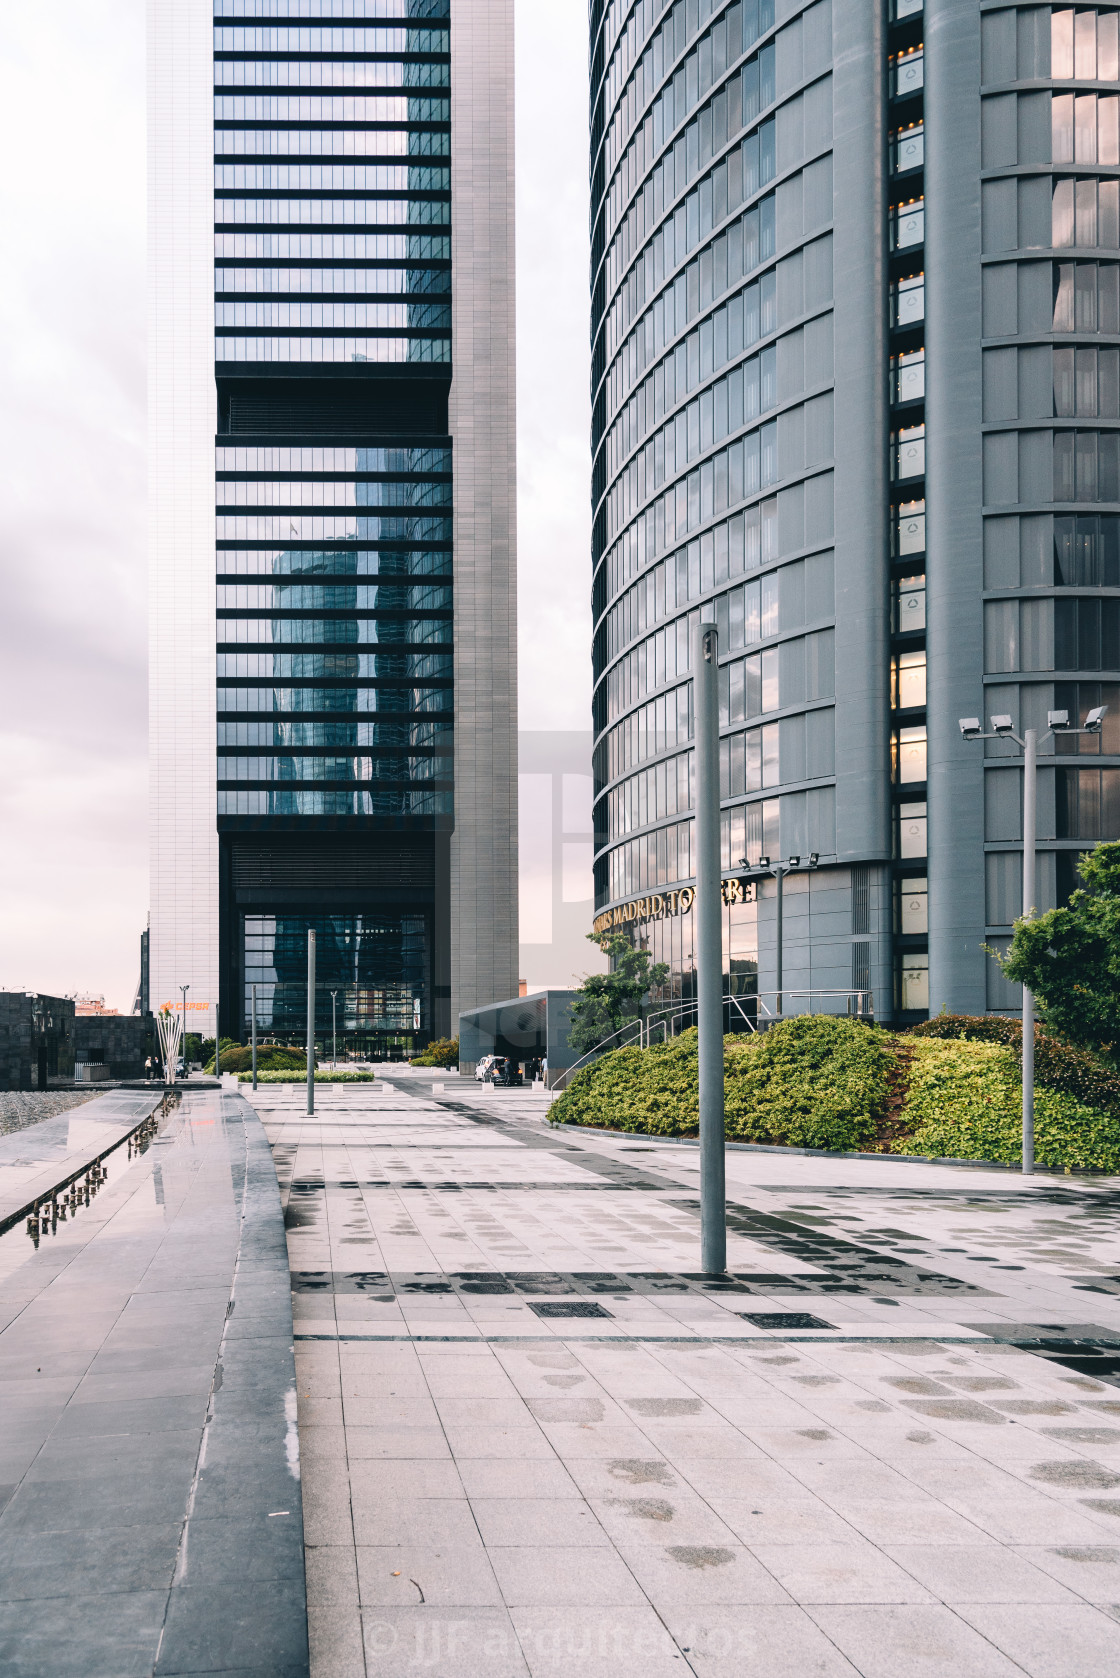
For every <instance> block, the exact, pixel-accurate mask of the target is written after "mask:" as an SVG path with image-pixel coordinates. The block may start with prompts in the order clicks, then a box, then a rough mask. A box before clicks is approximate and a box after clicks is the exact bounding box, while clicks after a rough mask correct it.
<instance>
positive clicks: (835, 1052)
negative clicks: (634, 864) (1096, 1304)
mask: <svg viewBox="0 0 1120 1678" xmlns="http://www.w3.org/2000/svg"><path fill="white" fill-rule="evenodd" d="M1014 1025H1015V1022H1014V1021H1010V1020H1002V1019H998V1020H991V1021H989V1020H981V1021H978V1022H974V1021H971V1020H965V1019H962V1018H960V1017H957V1018H956V1019H950V1018H949V1017H948V1016H943V1017H942V1018H941V1019H940V1020H936V1021H933V1020H931V1021H930V1022H929V1025H928V1026H920V1027H918V1028H916V1029H915V1030H914V1031H912V1032H908V1033H906V1034H904V1035H898V1036H893V1035H891V1034H890V1033H888V1032H886V1031H883V1030H881V1029H879V1028H878V1027H874V1026H866V1025H862V1024H859V1023H857V1022H856V1021H852V1020H847V1019H838V1018H835V1017H833V1016H830V1015H821V1014H817V1015H813V1016H810V1015H800V1016H797V1017H795V1018H793V1019H789V1020H785V1021H783V1022H782V1024H781V1025H778V1026H774V1027H773V1028H772V1029H771V1030H770V1031H767V1032H765V1033H760V1034H759V1035H757V1036H755V1035H753V1034H752V1035H749V1036H748V1035H746V1034H743V1035H736V1036H732V1037H727V1038H725V1039H724V1068H725V1076H726V1084H725V1089H726V1109H725V1110H726V1128H727V1136H728V1139H729V1140H731V1141H741V1142H756V1143H768V1144H771V1145H778V1146H783V1145H784V1146H787V1147H799V1148H823V1149H839V1150H852V1151H859V1150H875V1151H881V1152H890V1153H898V1154H926V1155H929V1156H932V1157H934V1158H943V1159H944V1158H948V1159H976V1160H983V1159H987V1160H992V1161H994V1162H997V1163H1000V1164H1005V1165H1018V1164H1019V1163H1020V1160H1021V1143H1022V1133H1021V1124H1022V1096H1023V1091H1022V1080H1021V1073H1020V1067H1019V1063H1018V1059H1017V1055H1016V1047H1017V1045H1015V1042H1014V1037H1013V1033H1012V1030H1011V1028H1012V1027H1014ZM973 1026H977V1027H978V1028H979V1029H976V1030H975V1031H974V1032H973V1033H972V1035H967V1034H966V1032H967V1029H968V1028H970V1027H973ZM954 1027H955V1028H956V1029H954ZM1042 1043H1044V1044H1045V1052H1044V1053H1042V1052H1040V1054H1039V1060H1040V1062H1041V1063H1042V1064H1041V1065H1040V1067H1039V1077H1038V1080H1037V1087H1036V1091H1035V1156H1036V1158H1037V1160H1038V1163H1039V1164H1040V1165H1043V1166H1049V1167H1052V1168H1054V1169H1057V1170H1063V1169H1067V1170H1074V1169H1078V1170H1095V1171H1108V1172H1120V1100H1116V1101H1115V1102H1114V1101H1113V1099H1112V1088H1111V1086H1112V1085H1113V1083H1114V1082H1115V1079H1114V1076H1113V1074H1111V1073H1110V1072H1109V1071H1108V1070H1107V1069H1106V1068H1103V1067H1101V1066H1100V1065H1099V1063H1097V1062H1096V1061H1095V1060H1094V1058H1093V1057H1092V1056H1091V1055H1087V1054H1085V1052H1084V1051H1083V1050H1079V1049H1069V1048H1068V1046H1067V1045H1066V1044H1063V1043H1060V1042H1058V1041H1057V1040H1056V1039H1054V1038H1044V1039H1040V1044H1042ZM1043 1067H1045V1072H1043ZM696 1080H697V1056H696V1032H695V1030H692V1031H686V1032H683V1033H682V1034H681V1036H680V1037H677V1038H674V1039H672V1040H671V1041H670V1042H669V1043H666V1044H658V1045H656V1046H655V1047H653V1048H651V1049H638V1048H626V1049H616V1050H614V1051H612V1052H610V1053H608V1054H604V1055H601V1056H600V1057H599V1058H598V1059H597V1060H595V1061H593V1062H592V1063H591V1065H590V1066H586V1067H584V1068H583V1070H582V1071H581V1072H579V1073H577V1074H576V1076H575V1077H574V1078H573V1079H572V1082H571V1084H570V1085H569V1087H568V1089H567V1090H566V1091H565V1092H564V1094H563V1095H562V1096H560V1097H559V1099H558V1100H557V1101H555V1102H554V1103H553V1105H552V1108H551V1110H550V1112H549V1120H550V1122H551V1123H553V1124H561V1123H565V1122H567V1123H572V1124H582V1125H590V1126H597V1127H600V1128H603V1129H609V1130H622V1131H635V1132H640V1133H643V1134H646V1135H651V1136H694V1135H695V1134H696V1132H697V1129H698V1124H699V1115H698V1098H697V1088H696ZM1059 1082H1060V1083H1061V1084H1062V1085H1064V1087H1055V1085H1056V1084H1058V1083H1059ZM1084 1088H1089V1089H1092V1090H1093V1091H1094V1093H1096V1092H1100V1098H1099V1099H1098V1100H1097V1101H1087V1100H1084V1099H1082V1098H1080V1096H1079V1094H1078V1091H1079V1090H1081V1089H1084Z"/></svg>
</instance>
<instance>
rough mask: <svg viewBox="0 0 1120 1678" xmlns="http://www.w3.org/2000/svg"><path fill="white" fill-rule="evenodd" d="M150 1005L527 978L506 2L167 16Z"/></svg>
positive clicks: (158, 63) (155, 232) (266, 1016)
mask: <svg viewBox="0 0 1120 1678" xmlns="http://www.w3.org/2000/svg"><path fill="white" fill-rule="evenodd" d="M149 21H150V138H151V165H150V190H149V197H150V204H149V211H150V234H149V238H150V256H151V266H150V326H151V332H150V357H151V390H150V425H151V448H152V464H151V472H152V495H151V556H152V575H151V597H152V607H151V623H152V640H151V755H152V764H151V774H152V792H151V843H152V924H151V971H152V996H153V1004H154V1006H156V1007H158V1006H159V1005H160V1004H161V1003H162V1002H164V1001H170V1000H171V999H172V998H177V997H178V995H179V992H180V987H182V986H183V985H184V984H186V985H189V986H190V990H189V992H188V993H187V994H188V1007H189V1008H191V1009H192V1010H197V1013H196V1014H195V1018H194V1019H192V1020H191V1022H190V1023H191V1024H192V1026H193V1025H194V1024H195V1021H196V1020H197V1023H198V1024H199V1025H200V1026H204V1027H206V1028H207V1029H209V1030H212V1029H213V1025H214V1018H215V1015H214V1009H215V1007H216V1006H217V1005H218V1004H219V1003H220V1013H221V1029H222V1031H223V1032H228V1033H230V1034H231V1035H234V1036H243V1035H244V1034H245V1032H246V1031H247V1029H248V1018H249V1016H248V1010H249V1006H250V996H251V987H253V986H254V985H255V987H256V997H257V1009H258V1022H259V1024H260V1026H261V1027H262V1028H263V1029H264V1030H265V1031H267V1032H269V1033H270V1034H274V1035H277V1036H280V1037H284V1036H288V1037H292V1038H298V1037H299V1035H300V1033H301V1030H302V1029H303V1028H302V1021H303V1020H304V1018H305V1010H306V967H305V950H306V937H307V931H308V929H309V928H314V929H315V931H316V933H317V945H318V980H319V984H318V997H317V1017H318V1021H319V1025H320V1028H321V1029H323V1028H329V1026H330V1022H331V1017H332V1002H331V992H332V991H333V992H337V998H336V1002H337V1014H338V1023H339V1033H340V1036H342V1037H343V1038H344V1040H347V1041H348V1042H349V1043H350V1044H351V1045H352V1046H354V1047H361V1048H364V1049H366V1050H367V1051H368V1052H371V1053H375V1054H379V1053H386V1052H389V1051H390V1050H396V1051H399V1050H400V1049H401V1048H408V1047H410V1046H411V1045H412V1044H414V1043H415V1042H416V1041H417V1040H418V1039H421V1038H425V1037H427V1036H428V1035H430V1034H436V1035H442V1034H449V1033H450V1032H451V1031H452V1029H453V1021H454V1019H455V1018H456V1017H457V1014H458V1011H459V1009H460V1008H463V1007H469V1006H473V1005H475V1004H477V1003H481V1002H485V1001H489V1000H491V999H492V998H494V997H500V996H508V995H510V994H511V993H513V992H514V990H515V987H516V979H517V909H516V903H517V876H516V825H517V824H516V810H517V803H516V798H517V781H516V685H515V684H516V672H515V635H516V592H515V576H516V572H515V560H516V551H515V518H514V429H513V427H514V395H513V391H514V386H513V372H514V352H513V178H512V177H513V110H512V76H513V62H512V47H513V44H512V0H496V3H495V0H150V19H149Z"/></svg>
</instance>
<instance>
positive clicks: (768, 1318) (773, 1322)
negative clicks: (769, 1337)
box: [736, 1311, 836, 1328]
mask: <svg viewBox="0 0 1120 1678" xmlns="http://www.w3.org/2000/svg"><path fill="white" fill-rule="evenodd" d="M736 1315H737V1316H740V1317H742V1319H743V1321H744V1322H746V1323H752V1324H753V1325H754V1327H755V1328H835V1327H836V1324H835V1323H826V1322H823V1321H822V1319H821V1318H820V1317H812V1316H810V1315H809V1312H808V1311H738V1312H737V1313H736Z"/></svg>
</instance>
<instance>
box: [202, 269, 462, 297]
mask: <svg viewBox="0 0 1120 1678" xmlns="http://www.w3.org/2000/svg"><path fill="white" fill-rule="evenodd" d="M214 290H215V291H216V292H217V293H218V294H219V295H221V294H223V293H227V292H231V291H232V292H238V291H255V292H266V293H268V292H279V293H285V294H292V293H301V292H310V293H312V294H315V293H322V294H324V295H327V294H338V293H342V294H344V295H347V296H355V295H359V294H362V293H365V294H367V295H368V294H370V293H372V294H374V295H381V296H384V295H386V294H388V295H390V296H395V295H399V294H400V293H402V292H410V293H412V294H413V295H417V294H419V295H420V296H424V295H425V294H430V293H433V292H444V293H445V292H449V291H450V290H451V269H450V268H449V267H448V268H216V269H215V271H214Z"/></svg>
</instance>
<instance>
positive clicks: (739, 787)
mask: <svg viewBox="0 0 1120 1678" xmlns="http://www.w3.org/2000/svg"><path fill="white" fill-rule="evenodd" d="M833 716H834V713H833V710H832V708H831V706H829V707H827V708H825V709H823V710H820V711H803V712H801V713H800V714H799V715H797V716H793V717H782V718H781V720H780V721H778V722H769V723H764V724H763V725H762V727H761V728H748V729H745V730H744V731H743V732H742V733H741V734H730V735H726V736H725V737H724V738H723V739H722V740H721V741H720V743H719V754H720V756H719V761H720V797H721V798H735V797H737V796H738V795H739V794H741V793H749V792H760V791H761V790H762V789H763V788H764V787H776V786H778V785H779V784H780V783H782V782H785V783H786V784H787V785H788V784H789V783H790V782H796V781H812V780H818V779H820V778H821V777H822V776H825V775H831V774H832V773H833V772H834V770H835V768H836V763H835V747H834V742H833Z"/></svg>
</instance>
